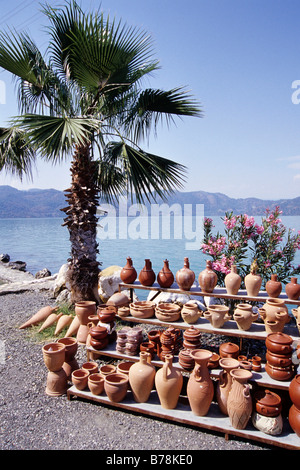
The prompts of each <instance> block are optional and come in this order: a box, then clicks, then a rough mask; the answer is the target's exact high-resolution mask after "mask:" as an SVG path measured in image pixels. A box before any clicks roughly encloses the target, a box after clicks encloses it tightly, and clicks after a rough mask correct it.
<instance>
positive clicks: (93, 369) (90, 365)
mask: <svg viewBox="0 0 300 470" xmlns="http://www.w3.org/2000/svg"><path fill="white" fill-rule="evenodd" d="M81 369H83V370H86V371H87V372H88V373H89V374H96V373H97V372H98V370H99V368H98V364H97V362H94V361H88V362H85V363H84V364H82V366H81Z"/></svg>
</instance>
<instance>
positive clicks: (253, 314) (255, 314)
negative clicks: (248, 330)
mask: <svg viewBox="0 0 300 470" xmlns="http://www.w3.org/2000/svg"><path fill="white" fill-rule="evenodd" d="M251 318H252V321H255V320H257V319H258V313H252V315H251Z"/></svg>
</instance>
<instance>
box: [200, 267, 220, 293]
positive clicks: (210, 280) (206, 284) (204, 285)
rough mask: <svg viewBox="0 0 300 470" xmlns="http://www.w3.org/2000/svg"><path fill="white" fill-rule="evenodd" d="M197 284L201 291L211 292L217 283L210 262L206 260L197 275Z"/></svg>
mask: <svg viewBox="0 0 300 470" xmlns="http://www.w3.org/2000/svg"><path fill="white" fill-rule="evenodd" d="M198 281H199V285H200V287H201V290H202V291H203V292H207V293H211V292H213V290H214V288H215V287H216V285H217V282H218V277H217V275H216V273H215V271H213V269H212V262H211V261H209V260H207V261H206V268H205V269H204V270H203V271H201V273H200V274H199V276H198Z"/></svg>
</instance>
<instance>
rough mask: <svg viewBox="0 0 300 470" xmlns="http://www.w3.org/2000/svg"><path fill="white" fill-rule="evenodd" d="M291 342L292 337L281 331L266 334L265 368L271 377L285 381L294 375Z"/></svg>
mask: <svg viewBox="0 0 300 470" xmlns="http://www.w3.org/2000/svg"><path fill="white" fill-rule="evenodd" d="M292 343H293V339H292V338H291V337H290V336H289V335H286V334H285V333H282V332H278V333H271V334H269V335H268V336H267V338H266V347H267V352H266V365H265V370H266V372H267V374H268V375H269V376H270V377H271V378H272V379H274V380H279V381H287V380H290V379H291V378H292V377H293V376H294V374H295V371H294V364H293V361H292V355H293V347H292Z"/></svg>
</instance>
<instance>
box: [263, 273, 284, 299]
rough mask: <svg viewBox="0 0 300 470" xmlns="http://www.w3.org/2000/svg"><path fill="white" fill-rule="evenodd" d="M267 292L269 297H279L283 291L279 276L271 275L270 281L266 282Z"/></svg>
mask: <svg viewBox="0 0 300 470" xmlns="http://www.w3.org/2000/svg"><path fill="white" fill-rule="evenodd" d="M266 291H267V294H268V295H269V297H274V298H276V297H279V295H280V294H281V291H282V284H281V282H280V281H278V276H277V274H271V279H270V281H267V282H266Z"/></svg>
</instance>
